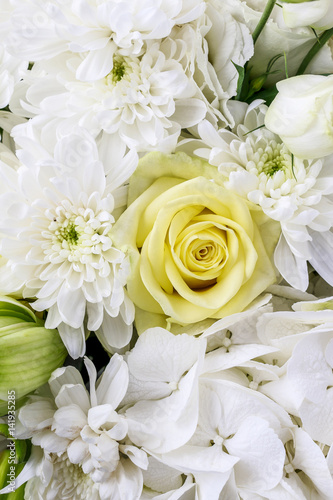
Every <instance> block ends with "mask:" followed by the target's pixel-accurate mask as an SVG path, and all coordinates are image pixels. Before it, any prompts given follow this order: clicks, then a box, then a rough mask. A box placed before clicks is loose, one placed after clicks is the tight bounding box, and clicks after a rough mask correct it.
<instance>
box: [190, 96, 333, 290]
mask: <svg viewBox="0 0 333 500" xmlns="http://www.w3.org/2000/svg"><path fill="white" fill-rule="evenodd" d="M254 106H255V105H251V106H250V107H249V108H248V110H247V113H246V115H245V118H244V124H242V125H239V126H238V127H237V134H235V133H232V132H229V131H226V130H220V131H219V132H216V131H215V130H214V128H213V127H212V126H211V125H210V124H209V123H208V122H204V123H202V124H201V125H199V133H200V135H201V138H202V140H203V141H204V143H205V144H206V145H208V146H209V149H208V148H205V147H202V142H201V143H200V142H199V143H197V142H194V145H195V146H194V148H195V147H197V148H198V149H195V153H196V154H198V155H200V156H202V157H204V158H206V159H207V160H208V161H209V163H211V164H212V165H216V166H217V167H218V168H219V170H220V172H221V174H222V175H224V176H225V177H226V181H225V186H226V187H227V188H228V189H231V190H233V191H235V192H236V193H238V194H239V195H241V196H243V197H245V198H247V199H248V200H249V201H251V202H252V203H255V204H257V205H258V206H260V207H261V208H262V210H263V211H264V212H265V213H266V214H267V215H268V216H269V217H271V218H272V219H275V220H277V221H279V222H280V223H281V230H282V235H281V238H280V241H279V243H278V245H277V248H276V250H275V255H274V259H275V265H276V266H277V268H278V270H279V271H280V273H281V274H282V276H283V277H284V278H285V279H286V281H287V282H288V283H290V284H291V285H292V286H294V287H296V288H299V289H301V290H306V288H307V286H308V271H307V261H309V262H310V263H311V264H312V266H313V267H314V268H315V269H316V270H317V271H318V273H319V274H320V275H321V276H322V277H324V278H325V279H326V280H327V281H328V282H329V283H330V284H332V283H333V273H332V270H330V269H329V266H327V264H326V263H325V260H327V259H329V255H330V252H331V243H330V241H331V233H330V229H331V227H332V226H333V204H332V202H331V199H330V195H331V194H332V193H333V176H332V175H331V173H330V170H331V165H330V164H331V163H332V159H333V158H332V156H330V157H327V159H320V160H301V159H299V158H297V157H293V156H292V155H291V153H290V152H289V151H288V149H287V148H286V146H285V145H284V144H283V143H282V142H281V140H280V139H279V137H278V136H277V135H275V134H273V133H271V132H270V131H268V130H267V129H266V128H263V127H264V126H263V123H264V115H265V112H266V109H267V108H266V106H264V105H261V106H259V108H258V109H256V108H255V107H254ZM194 148H193V149H194Z"/></svg>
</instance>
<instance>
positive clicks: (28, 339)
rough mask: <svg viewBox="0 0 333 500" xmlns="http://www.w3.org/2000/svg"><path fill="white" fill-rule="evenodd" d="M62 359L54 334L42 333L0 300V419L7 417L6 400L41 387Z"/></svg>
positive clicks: (27, 313)
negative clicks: (0, 417) (0, 416)
mask: <svg viewBox="0 0 333 500" xmlns="http://www.w3.org/2000/svg"><path fill="white" fill-rule="evenodd" d="M66 355H67V351H66V348H65V346H64V344H63V343H62V341H61V338H60V336H59V334H58V332H57V330H48V329H46V328H45V327H44V322H43V321H42V320H41V319H38V318H37V317H36V316H35V314H34V313H33V311H31V310H30V309H29V308H28V307H26V306H24V305H23V304H21V303H20V302H18V301H16V300H15V299H12V298H11V297H6V296H0V415H1V414H2V415H3V414H7V413H8V408H9V406H8V405H9V402H10V401H9V400H10V399H11V400H14V399H15V401H17V400H18V399H19V398H22V397H23V396H25V395H26V394H28V393H29V392H31V391H33V390H35V389H37V388H38V387H40V386H41V385H43V384H45V383H46V382H47V380H48V379H49V377H50V375H51V373H52V372H53V370H55V369H56V368H58V367H59V366H62V364H63V362H64V360H65V358H66ZM9 395H10V397H9ZM11 406H14V405H11Z"/></svg>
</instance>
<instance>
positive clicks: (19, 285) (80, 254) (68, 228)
mask: <svg viewBox="0 0 333 500" xmlns="http://www.w3.org/2000/svg"><path fill="white" fill-rule="evenodd" d="M20 159H21V160H22V162H23V165H22V166H21V167H20V168H19V169H18V170H17V171H14V170H13V169H12V168H11V167H9V166H7V165H6V164H5V163H1V165H0V173H1V177H2V182H3V183H4V186H5V189H4V191H5V192H4V193H3V194H2V195H1V197H0V204H1V222H0V227H1V233H2V235H3V237H2V240H1V254H2V255H3V256H4V257H5V258H6V259H7V264H6V266H3V267H2V268H1V273H0V283H1V284H0V288H1V290H3V291H4V292H7V293H11V292H13V291H16V290H21V289H22V293H23V296H24V297H26V298H36V299H37V300H36V301H35V302H34V303H33V307H34V308H35V309H36V310H38V311H44V310H45V309H47V310H48V316H47V319H46V327H47V328H55V327H58V329H59V333H60V335H61V336H62V339H63V341H64V343H65V345H66V347H67V349H68V351H69V352H70V354H71V355H72V356H73V357H78V356H82V355H83V354H84V352H85V327H84V321H85V317H86V318H87V328H88V330H94V331H96V333H97V334H98V335H99V338H100V340H101V342H102V343H103V345H104V346H105V347H106V348H108V349H110V348H111V347H112V346H113V347H116V348H121V347H123V346H125V345H127V343H128V342H129V340H130V338H131V335H132V326H131V324H132V321H133V318H134V306H133V304H132V303H131V301H130V300H129V299H128V298H127V295H126V292H125V290H124V285H125V284H126V277H127V273H128V263H127V258H126V256H125V255H124V254H123V253H122V252H120V251H119V250H117V249H115V248H114V247H113V245H112V240H111V238H110V237H109V231H110V229H111V227H112V224H113V222H114V216H113V211H114V210H115V208H117V206H119V204H120V205H123V204H124V192H123V189H124V188H123V187H122V184H123V182H125V180H127V178H128V177H129V176H130V175H131V173H132V171H133V170H134V169H135V167H136V164H137V158H136V154H135V153H133V152H131V153H129V154H128V155H127V156H125V157H124V158H123V159H122V161H121V162H120V163H119V164H117V165H113V164H112V163H111V165H112V168H110V165H109V166H108V170H109V173H108V175H107V178H106V176H105V171H104V168H103V164H102V163H101V161H99V157H98V152H97V147H96V144H95V142H94V140H93V139H92V138H91V137H90V136H89V135H88V134H87V133H86V132H85V131H82V130H78V131H77V132H76V133H72V134H71V135H69V136H65V137H63V138H62V139H61V140H60V141H59V142H58V144H57V146H56V148H55V152H54V157H52V156H50V155H49V154H47V153H46V151H43V149H42V148H41V146H40V145H38V144H34V143H32V145H31V150H30V151H28V150H22V151H21V152H20Z"/></svg>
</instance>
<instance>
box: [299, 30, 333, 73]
mask: <svg viewBox="0 0 333 500" xmlns="http://www.w3.org/2000/svg"><path fill="white" fill-rule="evenodd" d="M331 36H333V28H331V29H329V30H326V31H324V32H323V33H322V34H321V35H320V37H319V38H318V39H317V40H316V42H315V44H314V45H313V47H311V49H310V50H309V52H308V53H307V54H306V56H305V57H304V59H303V61H302V62H301V65H300V67H299V68H298V70H297V73H296V75H303V73H304V72H305V70H306V68H307V67H308V65H309V63H310V61H311V60H312V59H313V58H314V56H315V55H316V54H317V53H318V52H319V51H320V49H321V48H322V47H323V46H324V45H325V43H326V42H328V40H329V39H330V38H331Z"/></svg>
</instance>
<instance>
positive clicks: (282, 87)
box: [265, 75, 333, 159]
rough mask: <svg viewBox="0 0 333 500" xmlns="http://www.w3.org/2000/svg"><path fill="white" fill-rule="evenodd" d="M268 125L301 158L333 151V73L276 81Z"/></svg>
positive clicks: (267, 115)
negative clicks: (275, 91) (276, 92)
mask: <svg viewBox="0 0 333 500" xmlns="http://www.w3.org/2000/svg"><path fill="white" fill-rule="evenodd" d="M277 88H278V91H279V93H278V95H277V96H276V98H275V99H274V101H273V102H272V104H271V105H270V107H269V108H268V111H267V113H266V117H265V125H266V127H267V128H268V129H269V130H271V131H272V132H274V133H275V134H278V135H279V136H280V137H281V139H282V140H283V142H284V143H285V144H286V146H287V147H288V149H289V150H290V151H291V153H293V154H294V155H296V156H298V157H299V158H307V159H312V158H322V157H323V156H327V155H330V154H332V153H333V119H332V116H333V115H332V112H333V75H329V76H321V75H299V76H295V77H293V78H289V79H287V80H283V81H281V82H279V83H278V84H277Z"/></svg>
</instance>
